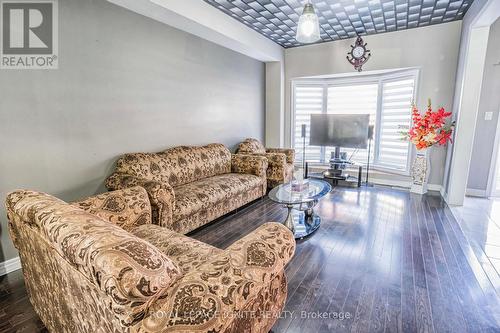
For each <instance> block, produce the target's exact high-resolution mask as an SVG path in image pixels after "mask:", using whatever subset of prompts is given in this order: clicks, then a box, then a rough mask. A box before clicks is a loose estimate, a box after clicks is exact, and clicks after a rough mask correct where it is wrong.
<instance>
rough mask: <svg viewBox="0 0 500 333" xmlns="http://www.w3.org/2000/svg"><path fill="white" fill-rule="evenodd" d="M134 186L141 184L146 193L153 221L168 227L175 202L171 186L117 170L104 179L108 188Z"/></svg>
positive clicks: (170, 223)
mask: <svg viewBox="0 0 500 333" xmlns="http://www.w3.org/2000/svg"><path fill="white" fill-rule="evenodd" d="M134 186H141V187H143V188H144V189H145V190H146V192H147V193H148V196H149V200H150V201H151V212H152V216H153V223H154V224H157V225H160V226H162V227H167V228H168V227H170V226H171V225H172V223H173V220H172V212H173V209H174V204H175V193H174V189H173V188H172V186H170V185H169V184H167V183H160V182H157V181H153V180H147V179H140V178H137V177H134V176H130V175H127V174H124V173H118V172H115V173H113V174H112V175H111V176H109V178H108V179H106V187H107V188H108V190H121V189H126V188H129V187H134Z"/></svg>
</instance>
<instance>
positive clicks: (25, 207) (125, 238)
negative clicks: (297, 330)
mask: <svg viewBox="0 0 500 333" xmlns="http://www.w3.org/2000/svg"><path fill="white" fill-rule="evenodd" d="M6 207H7V214H8V218H9V231H10V235H11V238H12V240H13V242H14V245H15V246H16V248H17V249H18V250H19V254H20V259H21V263H22V269H23V274H24V277H25V283H26V288H27V290H28V295H29V298H30V301H31V303H32V304H33V306H34V308H35V311H36V312H37V313H38V315H39V316H40V318H41V320H42V321H43V322H44V324H45V325H46V327H47V328H48V330H49V331H50V332H59V333H65V332H68V333H84V332H85V333H94V332H97V333H105V332H114V333H118V332H127V333H128V332H144V333H146V332H151V333H152V332H156V333H160V332H192V333H196V332H235V333H236V332H258V333H261V332H262V333H267V332H268V331H269V329H270V328H271V327H272V325H273V324H274V322H275V321H276V319H277V318H278V317H279V313H280V312H281V310H282V309H283V307H284V304H285V300H286V295H287V283H286V277H285V274H284V267H285V265H286V264H287V263H288V261H289V260H290V259H291V257H292V256H293V253H294V250H295V240H294V238H293V235H292V234H291V232H290V231H289V230H288V229H287V228H286V227H284V226H283V225H281V224H278V223H266V224H264V225H262V226H260V227H259V228H258V229H256V230H255V231H253V232H252V233H250V234H249V235H247V236H245V237H243V238H241V239H240V240H239V241H237V242H235V243H234V244H233V245H231V246H229V247H228V248H227V249H226V250H221V249H218V248H215V247H213V246H210V245H208V244H205V243H202V242H199V241H196V240H194V239H192V238H189V237H186V236H184V235H181V234H178V233H176V232H174V231H171V230H168V229H166V228H163V227H160V226H155V225H152V224H151V222H152V221H151V206H150V203H149V199H148V194H147V192H146V191H145V190H144V189H143V188H141V187H132V188H129V189H125V190H121V191H113V192H109V193H105V194H102V195H98V196H96V197H91V198H87V199H84V200H81V201H78V202H75V203H73V204H68V203H66V202H64V201H61V200H59V199H57V198H55V197H52V196H50V195H48V194H45V193H40V192H34V191H24V190H21V191H16V192H13V193H10V194H9V195H8V197H7V200H6Z"/></svg>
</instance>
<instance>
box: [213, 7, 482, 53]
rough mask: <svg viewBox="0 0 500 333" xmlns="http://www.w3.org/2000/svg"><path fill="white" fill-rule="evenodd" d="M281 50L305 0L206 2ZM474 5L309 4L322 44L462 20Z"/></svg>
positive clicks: (288, 43)
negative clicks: (318, 26) (314, 11)
mask: <svg viewBox="0 0 500 333" xmlns="http://www.w3.org/2000/svg"><path fill="white" fill-rule="evenodd" d="M204 1H205V2H207V3H209V4H211V5H212V6H214V7H216V8H218V9H220V10H221V11H223V12H224V13H226V14H228V15H230V16H231V17H233V18H235V19H237V20H238V21H240V22H241V23H243V24H245V25H247V26H248V27H250V28H252V29H254V30H255V31H257V32H259V33H261V34H262V35H264V36H266V37H267V38H269V39H271V40H272V41H274V42H276V43H278V44H280V45H281V46H283V47H285V48H289V47H294V46H300V45H302V44H300V43H299V42H297V41H296V40H295V32H296V29H297V23H298V21H299V16H300V14H302V10H303V8H304V4H305V2H306V1H305V0H304V1H300V0H204ZM473 1H474V0H312V3H313V4H314V8H315V9H316V13H317V14H318V17H319V22H320V31H321V40H320V41H319V42H320V43H321V42H329V41H333V40H339V39H345V38H352V37H355V36H356V35H358V34H359V35H371V34H377V33H382V32H389V31H396V30H404V29H410V28H417V27H423V26H427V25H431V24H439V23H445V22H450V21H454V20H461V19H462V18H463V16H464V14H465V12H466V11H467V9H468V8H469V7H470V5H471V4H472V2H473Z"/></svg>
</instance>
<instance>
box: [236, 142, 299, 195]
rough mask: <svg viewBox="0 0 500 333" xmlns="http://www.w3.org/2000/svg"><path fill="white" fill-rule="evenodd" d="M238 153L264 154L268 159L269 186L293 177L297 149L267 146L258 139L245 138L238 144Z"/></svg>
mask: <svg viewBox="0 0 500 333" xmlns="http://www.w3.org/2000/svg"><path fill="white" fill-rule="evenodd" d="M236 153H237V154H245V155H256V156H264V157H266V159H267V161H268V164H269V165H268V168H267V188H268V189H272V188H273V187H276V186H278V185H279V184H283V183H287V182H289V181H291V180H292V178H293V164H294V162H295V150H293V149H286V148H265V147H264V146H263V145H262V143H260V141H259V140H257V139H251V138H248V139H245V141H243V142H241V143H240V144H239V145H238V150H237V151H236Z"/></svg>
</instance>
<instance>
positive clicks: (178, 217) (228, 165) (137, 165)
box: [106, 144, 267, 234]
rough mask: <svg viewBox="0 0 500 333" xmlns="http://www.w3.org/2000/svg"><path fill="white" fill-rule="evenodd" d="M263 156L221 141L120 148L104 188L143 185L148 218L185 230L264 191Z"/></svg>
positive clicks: (264, 169)
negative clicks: (241, 152) (151, 149)
mask: <svg viewBox="0 0 500 333" xmlns="http://www.w3.org/2000/svg"><path fill="white" fill-rule="evenodd" d="M266 170H267V160H266V159H265V158H263V157H259V156H249V157H243V156H235V155H231V153H230V152H229V150H228V149H227V148H226V147H225V146H224V145H221V144H210V145H207V146H203V147H185V146H183V147H175V148H171V149H168V150H165V151H164V152H160V153H136V154H126V155H124V156H123V157H121V158H120V159H119V160H118V162H117V166H116V170H115V172H114V173H113V174H112V175H111V176H110V177H109V178H108V179H107V181H106V186H107V187H108V189H110V190H118V189H125V188H127V187H130V186H143V187H144V188H145V189H146V191H147V192H148V194H149V198H150V200H151V204H152V215H153V223H154V224H157V225H160V226H164V227H167V228H170V229H172V230H174V231H176V232H180V233H183V234H185V233H188V232H190V231H192V230H194V229H196V228H198V227H200V226H202V225H204V224H206V223H208V222H210V221H212V220H214V219H216V218H218V217H220V216H222V215H224V214H227V213H229V212H230V211H232V210H234V209H236V208H238V207H241V206H242V205H245V204H247V203H249V202H251V201H253V200H255V199H258V198H260V197H262V196H263V195H265V192H266V183H267V182H266Z"/></svg>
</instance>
